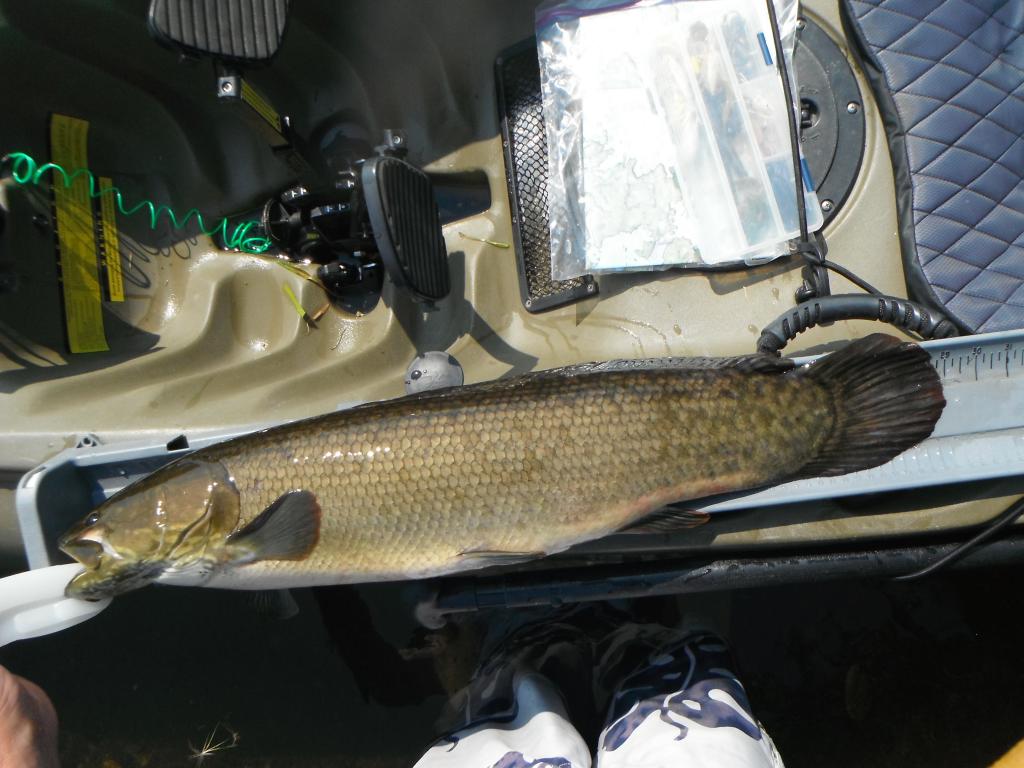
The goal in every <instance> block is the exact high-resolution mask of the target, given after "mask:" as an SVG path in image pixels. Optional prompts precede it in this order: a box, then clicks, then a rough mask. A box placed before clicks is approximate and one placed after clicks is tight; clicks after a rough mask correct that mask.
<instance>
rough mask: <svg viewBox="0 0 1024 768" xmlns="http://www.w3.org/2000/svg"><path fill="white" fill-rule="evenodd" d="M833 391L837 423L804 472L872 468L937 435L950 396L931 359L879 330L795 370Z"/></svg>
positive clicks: (820, 473) (804, 474)
mask: <svg viewBox="0 0 1024 768" xmlns="http://www.w3.org/2000/svg"><path fill="white" fill-rule="evenodd" d="M787 375H790V376H798V377H801V378H806V379H809V380H811V381H814V382H817V383H818V384H820V385H821V386H823V387H825V388H826V389H827V390H829V391H830V392H831V393H832V396H833V401H834V404H835V407H834V413H835V427H834V429H833V430H832V431H831V433H830V434H829V435H828V437H827V438H826V440H825V442H824V443H823V445H822V446H821V448H820V449H819V451H818V453H817V455H816V456H815V457H814V458H813V459H811V461H809V462H808V463H807V464H805V465H804V466H803V467H802V468H801V469H800V472H799V474H798V475H797V476H798V477H830V476H833V475H844V474H846V473H847V472H856V471H858V470H862V469H870V468H871V467H877V466H878V465H880V464H884V463H885V462H887V461H889V460H890V459H893V458H895V457H896V456H898V455H899V454H901V453H902V452H903V451H905V450H907V449H908V448H911V447H913V446H914V445H917V443H919V442H921V441H922V440H924V439H925V438H926V437H928V436H929V435H931V433H932V430H933V429H934V428H935V422H937V421H938V420H939V416H940V415H941V414H942V409H943V407H944V406H945V405H946V400H945V398H944V397H943V395H942V382H941V381H940V380H939V375H938V373H937V372H936V371H935V369H934V367H933V366H932V362H931V356H930V355H929V354H928V353H927V352H926V351H925V350H924V349H922V348H921V347H919V346H918V345H917V344H913V343H910V342H902V341H900V340H899V339H896V338H895V337H893V336H887V335H885V334H881V333H876V334H872V335H871V336H867V337H865V338H863V339H858V340H857V341H854V342H852V343H851V344H849V345H848V346H846V347H844V348H843V349H841V350H839V351H838V352H833V353H832V354H830V355H828V356H827V357H825V358H822V359H821V360H819V361H817V362H814V363H812V364H811V365H809V366H806V367H803V368H798V369H796V370H795V371H793V372H792V373H790V374H787Z"/></svg>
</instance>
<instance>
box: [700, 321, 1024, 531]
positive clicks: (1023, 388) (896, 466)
mask: <svg viewBox="0 0 1024 768" xmlns="http://www.w3.org/2000/svg"><path fill="white" fill-rule="evenodd" d="M921 346H922V347H924V348H925V349H927V350H928V352H929V353H930V354H931V356H932V365H934V366H935V370H936V371H937V372H938V374H939V377H940V378H941V380H942V388H943V393H944V394H945V396H946V408H945V410H943V412H942V416H941V418H940V419H939V422H938V424H936V425H935V431H934V433H932V436H931V437H930V438H928V439H927V440H925V441H924V442H923V443H921V444H919V445H917V446H915V447H914V448H911V449H910V450H908V451H904V452H903V453H901V454H900V455H899V456H897V457H896V458H895V459H893V460H892V461H890V462H888V463H887V464H883V465H882V466H880V467H875V468H874V469H867V470H864V471H862V472H853V473H851V474H848V475H841V476H839V477H822V478H812V479H809V480H796V481H794V482H791V483H783V484H782V485H777V486H773V487H772V488H766V489H764V490H762V491H756V492H754V493H745V494H730V495H728V496H716V497H713V498H709V499H705V500H702V501H700V502H698V503H697V504H695V505H694V508H695V509H699V510H702V511H704V512H709V513H717V512H729V511H733V510H738V509H750V508H751V507H764V506H769V505H774V504H792V503H796V502H802V501H817V500H821V499H831V498H836V497H840V496H855V495H858V494H863V493H882V492H885V491H898V490H905V489H908V488H920V487H923V486H931V485H947V484H950V483H966V482H971V481H973V480H991V479H995V478H1000V477H1012V476H1015V475H1024V332H1021V331H1003V332H1000V333H986V334H978V335H976V336H963V337H959V338H955V339H940V340H936V341H927V342H924V343H922V344H921ZM814 359H816V358H813V357H808V358H800V359H798V360H797V361H796V362H797V363H807V362H810V361H812V360H814Z"/></svg>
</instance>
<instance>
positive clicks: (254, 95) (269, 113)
mask: <svg viewBox="0 0 1024 768" xmlns="http://www.w3.org/2000/svg"><path fill="white" fill-rule="evenodd" d="M239 79H240V80H241V81H242V101H244V102H245V103H246V104H248V105H249V106H250V107H252V108H253V109H255V110H256V112H257V113H259V115H260V117H262V118H263V119H264V120H266V121H267V122H268V123H270V127H271V128H273V129H274V130H275V131H277V132H278V133H283V132H284V126H282V125H281V116H280V115H278V114H277V110H275V109H274V108H273V107H272V106H270V102H269V101H267V100H266V99H265V98H263V94H261V93H260V92H259V91H257V90H256V89H255V88H253V87H252V86H251V85H249V82H248V81H247V80H245V79H244V78H239Z"/></svg>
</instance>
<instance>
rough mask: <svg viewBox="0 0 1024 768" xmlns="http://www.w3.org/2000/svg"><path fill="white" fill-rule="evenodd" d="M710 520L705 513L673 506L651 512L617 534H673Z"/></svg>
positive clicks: (709, 516)
mask: <svg viewBox="0 0 1024 768" xmlns="http://www.w3.org/2000/svg"><path fill="white" fill-rule="evenodd" d="M710 519H711V515H709V514H708V513H707V512H698V511H697V510H694V509H686V508H685V507H681V506H678V505H673V506H668V507H664V508H662V509H659V510H657V511H655V512H652V513H651V514H649V515H647V516H646V517H642V518H640V519H639V520H637V521H636V522H635V523H630V524H629V525H627V526H626V527H625V528H622V529H620V530H619V533H674V532H675V531H683V530H686V529H687V528H696V527H697V526H699V525H704V524H705V523H706V522H708V521H709V520H710Z"/></svg>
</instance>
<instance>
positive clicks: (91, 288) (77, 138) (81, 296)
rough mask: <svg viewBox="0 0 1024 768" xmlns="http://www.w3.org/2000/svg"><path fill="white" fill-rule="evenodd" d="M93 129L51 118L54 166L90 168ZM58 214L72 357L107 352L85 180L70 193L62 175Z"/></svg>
mask: <svg viewBox="0 0 1024 768" xmlns="http://www.w3.org/2000/svg"><path fill="white" fill-rule="evenodd" d="M88 132H89V123H88V122H86V121H85V120H79V119H78V118H74V117H67V116H66V115H53V116H52V117H51V118H50V157H51V161H52V162H54V163H57V164H58V165H61V166H63V167H64V168H67V169H70V172H74V171H75V170H77V169H79V168H88V167H89V163H88V155H87V150H86V138H87V135H88ZM53 197H54V202H55V206H56V209H57V244H58V247H59V249H60V266H61V274H62V283H63V291H64V315H65V319H66V322H67V329H68V343H69V345H70V347H71V351H72V352H105V351H107V350H108V349H110V347H108V346H107V338H106V335H105V334H104V331H103V305H102V302H103V297H102V295H101V293H100V278H99V267H98V265H97V263H96V232H95V230H94V229H93V215H92V198H91V197H90V196H89V183H88V179H87V178H85V176H84V174H83V175H82V176H79V177H78V178H77V179H76V180H75V182H74V183H73V184H72V185H71V186H70V187H67V186H65V185H64V183H63V180H62V179H61V178H60V176H59V175H58V176H57V177H56V178H55V179H54V183H53Z"/></svg>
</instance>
